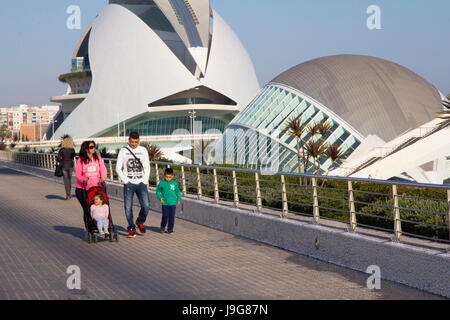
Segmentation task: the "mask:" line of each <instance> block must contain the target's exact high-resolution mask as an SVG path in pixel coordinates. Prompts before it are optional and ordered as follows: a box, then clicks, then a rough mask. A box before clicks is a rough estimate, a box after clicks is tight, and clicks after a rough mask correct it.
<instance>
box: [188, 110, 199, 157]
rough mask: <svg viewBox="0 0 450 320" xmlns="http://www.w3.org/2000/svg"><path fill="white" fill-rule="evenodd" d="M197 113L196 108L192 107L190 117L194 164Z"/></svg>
mask: <svg viewBox="0 0 450 320" xmlns="http://www.w3.org/2000/svg"><path fill="white" fill-rule="evenodd" d="M196 114H197V112H195V110H194V109H192V111H189V118H190V119H191V145H192V150H191V159H192V164H194V149H195V143H194V123H195V118H196Z"/></svg>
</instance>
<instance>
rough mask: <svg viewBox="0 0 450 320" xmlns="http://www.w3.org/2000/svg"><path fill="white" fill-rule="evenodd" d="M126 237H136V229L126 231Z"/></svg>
mask: <svg viewBox="0 0 450 320" xmlns="http://www.w3.org/2000/svg"><path fill="white" fill-rule="evenodd" d="M128 238H136V231H134V230H133V229H131V230H130V231H128Z"/></svg>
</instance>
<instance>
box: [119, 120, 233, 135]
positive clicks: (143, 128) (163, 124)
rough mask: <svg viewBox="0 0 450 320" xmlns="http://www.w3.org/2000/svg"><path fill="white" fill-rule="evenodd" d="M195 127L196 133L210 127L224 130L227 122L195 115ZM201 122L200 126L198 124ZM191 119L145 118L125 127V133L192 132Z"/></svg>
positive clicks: (170, 133) (169, 133) (167, 133)
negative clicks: (145, 119)
mask: <svg viewBox="0 0 450 320" xmlns="http://www.w3.org/2000/svg"><path fill="white" fill-rule="evenodd" d="M195 122H196V124H195V128H194V132H195V133H196V134H200V130H201V133H202V134H204V133H206V131H208V130H211V129H216V130H219V131H220V132H224V131H225V127H226V126H227V123H226V122H225V121H223V120H221V119H217V118H210V117H196V118H195ZM199 122H201V126H200V125H199ZM191 127H192V120H191V119H190V118H189V117H188V116H186V117H172V118H162V119H156V120H147V121H143V122H140V123H138V124H136V125H133V126H131V127H129V128H128V127H127V128H126V133H125V135H126V136H128V135H129V134H130V133H131V132H133V131H135V132H138V133H139V135H141V136H169V135H172V134H173V133H174V131H176V130H180V129H181V130H186V133H188V132H189V133H190V132H192V128H191ZM121 134H122V135H123V128H121Z"/></svg>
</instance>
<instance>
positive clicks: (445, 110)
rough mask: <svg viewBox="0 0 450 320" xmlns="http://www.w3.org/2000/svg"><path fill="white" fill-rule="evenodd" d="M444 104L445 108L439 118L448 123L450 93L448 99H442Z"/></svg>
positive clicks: (449, 119)
mask: <svg viewBox="0 0 450 320" xmlns="http://www.w3.org/2000/svg"><path fill="white" fill-rule="evenodd" d="M442 106H443V107H444V110H443V111H441V112H439V113H438V114H440V115H441V116H439V117H438V118H439V119H443V120H444V121H443V122H442V123H446V122H449V121H450V94H449V95H448V96H447V100H443V101H442Z"/></svg>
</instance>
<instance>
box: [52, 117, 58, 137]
mask: <svg viewBox="0 0 450 320" xmlns="http://www.w3.org/2000/svg"><path fill="white" fill-rule="evenodd" d="M55 122H58V120H55V119H52V131H53V135H52V141H55Z"/></svg>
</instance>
